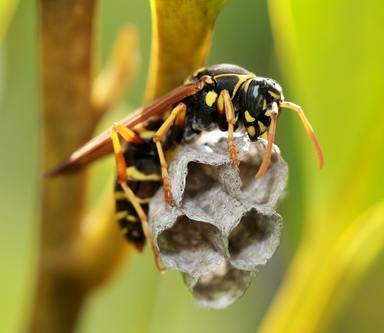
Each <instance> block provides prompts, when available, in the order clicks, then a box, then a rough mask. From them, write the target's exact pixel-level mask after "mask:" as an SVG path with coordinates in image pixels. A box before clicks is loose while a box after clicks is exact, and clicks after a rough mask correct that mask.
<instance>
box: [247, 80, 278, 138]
mask: <svg viewBox="0 0 384 333" xmlns="http://www.w3.org/2000/svg"><path fill="white" fill-rule="evenodd" d="M283 100H284V95H283V91H282V88H281V86H280V85H279V84H278V83H276V82H275V81H273V80H271V79H267V78H262V77H256V78H253V79H250V80H249V81H248V82H246V83H245V84H244V86H243V87H242V91H241V93H240V104H241V110H242V111H241V114H242V120H243V124H244V127H245V129H246V131H247V133H248V135H249V137H250V139H251V140H256V139H257V138H258V137H259V136H260V135H262V134H263V133H264V132H266V131H267V129H268V127H269V125H270V123H271V117H272V113H273V112H276V110H278V106H279V105H280V103H281V102H282V101H283Z"/></svg>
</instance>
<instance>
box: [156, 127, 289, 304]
mask: <svg viewBox="0 0 384 333" xmlns="http://www.w3.org/2000/svg"><path fill="white" fill-rule="evenodd" d="M235 143H236V146H237V150H238V153H239V158H240V161H241V163H240V165H239V166H238V167H237V166H235V165H234V164H233V163H231V161H230V158H229V153H228V143H227V139H226V133H223V132H220V131H213V132H208V133H204V134H203V135H202V136H201V137H200V138H199V139H198V140H197V141H194V142H191V143H188V144H185V145H183V146H182V147H181V148H180V150H179V151H178V152H177V154H176V156H175V158H174V159H173V161H172V163H171V164H170V168H169V175H170V180H171V185H172V194H173V198H174V201H175V205H174V206H173V207H169V206H168V205H167V204H166V203H165V202H164V199H163V193H162V190H160V191H159V192H158V193H157V194H156V196H155V197H154V199H153V201H152V202H151V205H150V211H149V220H150V226H151V229H152V233H153V238H154V242H155V246H156V247H157V248H158V250H159V253H160V256H161V259H162V261H163V264H164V266H165V267H166V268H167V269H176V270H178V271H180V272H182V274H183V277H184V281H185V283H186V285H187V286H188V288H189V289H190V290H191V292H192V294H193V296H194V298H195V300H196V301H197V303H198V304H199V305H200V306H204V307H210V308H223V307H226V306H228V305H230V304H231V303H233V302H234V301H236V300H237V299H238V298H239V297H241V296H242V295H243V294H244V292H245V290H246V289H247V288H248V286H249V284H250V282H251V278H252V276H253V274H254V273H255V272H256V271H257V270H258V269H259V267H261V266H263V265H265V264H266V263H267V261H268V260H269V259H270V258H271V256H272V255H273V253H274V252H275V250H276V248H277V247H278V245H279V241H280V230H281V225H282V219H281V217H280V215H279V214H278V213H277V212H276V211H275V207H276V204H277V202H278V200H279V198H280V196H281V195H282V194H283V191H284V188H285V186H286V183H287V178H288V167H287V164H286V163H285V162H284V160H283V159H282V157H281V155H280V151H279V149H278V147H277V146H274V147H273V154H272V158H271V165H270V167H269V169H268V171H267V172H266V174H265V175H264V176H263V177H261V178H259V179H256V178H255V175H256V173H257V170H258V168H259V166H260V164H261V161H262V158H263V156H264V152H265V147H266V141H265V140H263V139H259V140H258V141H257V142H251V141H250V140H249V139H248V136H247V135H246V134H236V137H235Z"/></svg>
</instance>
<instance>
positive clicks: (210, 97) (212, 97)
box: [205, 90, 217, 106]
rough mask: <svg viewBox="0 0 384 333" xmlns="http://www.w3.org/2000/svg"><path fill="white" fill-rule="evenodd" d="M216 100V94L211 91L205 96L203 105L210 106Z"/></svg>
mask: <svg viewBox="0 0 384 333" xmlns="http://www.w3.org/2000/svg"><path fill="white" fill-rule="evenodd" d="M216 99H217V93H216V92H215V91H213V90H211V91H209V92H208V93H207V95H206V96H205V104H207V105H208V106H212V105H213V103H215V102H216Z"/></svg>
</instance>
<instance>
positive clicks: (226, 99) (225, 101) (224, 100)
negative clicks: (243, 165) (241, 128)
mask: <svg viewBox="0 0 384 333" xmlns="http://www.w3.org/2000/svg"><path fill="white" fill-rule="evenodd" d="M217 107H218V110H219V112H220V113H224V112H225V117H226V119H227V122H228V145H229V154H230V157H231V160H232V162H233V163H234V164H236V165H239V164H240V160H239V157H238V155H237V150H236V145H235V141H234V137H233V133H234V130H235V125H236V117H235V112H234V110H233V104H232V99H231V96H230V95H229V92H228V90H226V89H224V90H222V91H221V92H220V95H219V100H218V103H217Z"/></svg>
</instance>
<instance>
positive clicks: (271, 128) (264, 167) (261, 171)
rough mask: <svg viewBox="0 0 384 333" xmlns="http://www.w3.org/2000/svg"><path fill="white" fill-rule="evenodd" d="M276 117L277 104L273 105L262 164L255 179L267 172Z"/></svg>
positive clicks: (273, 139) (273, 140) (277, 113)
mask: <svg viewBox="0 0 384 333" xmlns="http://www.w3.org/2000/svg"><path fill="white" fill-rule="evenodd" d="M278 115H279V111H278V108H277V104H276V103H273V104H272V119H271V124H270V125H269V131H268V144H267V148H266V150H265V153H264V158H263V162H261V165H260V168H259V171H257V174H256V178H260V177H262V176H263V175H264V174H265V173H266V172H267V170H268V167H269V164H270V162H271V155H272V147H273V143H274V142H275V134H276V122H277V116H278Z"/></svg>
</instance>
